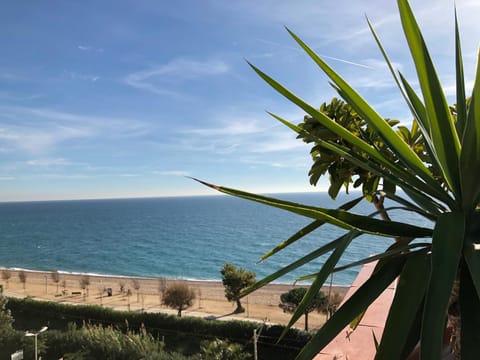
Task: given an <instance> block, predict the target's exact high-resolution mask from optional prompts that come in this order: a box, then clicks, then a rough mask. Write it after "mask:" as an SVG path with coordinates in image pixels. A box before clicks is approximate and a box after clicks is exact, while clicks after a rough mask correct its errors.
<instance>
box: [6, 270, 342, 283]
mask: <svg viewBox="0 0 480 360" xmlns="http://www.w3.org/2000/svg"><path fill="white" fill-rule="evenodd" d="M1 270H12V271H27V272H32V273H40V274H44V273H52V272H54V271H58V273H59V274H63V275H73V276H82V275H87V276H92V277H104V278H112V279H142V280H158V279H165V280H167V281H191V282H205V283H218V282H221V281H222V279H195V278H184V277H176V278H169V277H164V276H158V277H152V276H138V275H114V274H100V273H93V272H79V271H66V270H57V269H55V270H33V269H26V268H19V267H9V268H7V267H1V266H0V271H1ZM270 284H272V285H289V286H293V282H272V283H270ZM297 285H309V284H307V283H297ZM324 286H329V284H326V283H325V284H324ZM332 286H333V287H350V286H349V285H337V284H332Z"/></svg>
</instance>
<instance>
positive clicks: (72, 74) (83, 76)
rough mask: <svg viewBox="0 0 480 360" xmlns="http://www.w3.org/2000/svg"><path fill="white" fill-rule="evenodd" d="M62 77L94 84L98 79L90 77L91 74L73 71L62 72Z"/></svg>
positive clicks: (94, 76)
mask: <svg viewBox="0 0 480 360" xmlns="http://www.w3.org/2000/svg"><path fill="white" fill-rule="evenodd" d="M63 75H64V76H66V77H68V78H70V79H72V80H82V81H91V82H96V81H97V80H99V79H100V76H98V75H91V74H80V73H77V72H75V71H66V70H65V71H64V72H63Z"/></svg>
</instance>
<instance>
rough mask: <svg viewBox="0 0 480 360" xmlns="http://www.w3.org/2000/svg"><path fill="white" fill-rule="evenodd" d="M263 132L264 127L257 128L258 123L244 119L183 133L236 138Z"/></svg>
mask: <svg viewBox="0 0 480 360" xmlns="http://www.w3.org/2000/svg"><path fill="white" fill-rule="evenodd" d="M263 131H265V127H262V126H259V124H258V121H256V120H252V119H248V118H244V119H238V118H237V119H235V120H232V121H228V123H226V124H219V125H218V126H217V127H210V128H208V127H207V128H194V129H186V130H183V131H182V132H183V133H187V134H188V133H189V134H196V135H202V136H220V135H228V136H236V135H247V134H255V133H259V132H263Z"/></svg>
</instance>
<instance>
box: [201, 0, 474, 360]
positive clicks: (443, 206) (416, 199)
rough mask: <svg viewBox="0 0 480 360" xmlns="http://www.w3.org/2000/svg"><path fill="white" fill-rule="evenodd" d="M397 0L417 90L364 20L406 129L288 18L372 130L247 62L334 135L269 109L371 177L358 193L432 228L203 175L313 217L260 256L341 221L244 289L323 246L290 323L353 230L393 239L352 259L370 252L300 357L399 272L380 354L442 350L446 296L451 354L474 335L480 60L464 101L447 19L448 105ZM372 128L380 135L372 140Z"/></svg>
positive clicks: (465, 354) (425, 354)
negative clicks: (450, 55) (396, 93)
mask: <svg viewBox="0 0 480 360" xmlns="http://www.w3.org/2000/svg"><path fill="white" fill-rule="evenodd" d="M398 7H399V12H400V18H401V21H402V26H403V30H404V33H405V36H406V39H407V42H408V45H409V47H410V52H411V55H412V58H413V60H414V63H415V66H416V70H417V75H418V81H419V84H420V87H421V94H417V93H416V92H415V91H414V89H413V88H412V86H411V85H410V83H409V82H408V81H407V80H406V79H405V78H404V77H403V76H402V74H401V73H398V74H397V73H396V72H395V71H394V70H393V67H392V65H391V63H390V60H389V59H388V57H387V55H386V52H385V51H384V48H383V46H382V45H381V42H380V40H379V38H378V36H377V34H376V33H375V31H374V29H373V27H372V26H371V24H370V23H369V26H370V28H371V30H372V33H373V35H374V37H375V40H376V41H377V44H378V45H379V48H380V50H381V52H382V54H383V56H384V58H385V60H386V62H387V64H388V66H389V68H390V70H391V72H392V75H393V77H394V80H395V81H396V83H397V85H398V87H399V88H400V91H401V93H402V95H403V97H404V99H405V101H406V103H407V105H408V107H409V108H410V110H411V112H412V115H413V118H414V119H415V121H414V127H413V128H412V129H411V131H410V132H405V131H404V130H402V129H401V128H400V129H399V130H398V131H397V130H395V129H394V128H393V127H392V126H391V125H392V123H391V122H390V121H389V120H386V119H384V118H382V117H381V116H380V115H379V114H378V113H377V112H376V111H375V110H374V109H373V108H372V107H371V106H370V105H369V104H368V103H367V102H366V101H365V100H364V99H363V98H362V97H361V96H360V95H359V94H358V93H357V92H356V91H355V90H354V89H353V88H352V87H351V86H350V85H349V84H348V83H347V82H346V81H345V80H344V79H343V78H342V77H341V76H340V75H339V74H337V73H336V72H335V71H334V70H333V69H332V68H330V66H329V65H328V64H327V63H326V62H325V61H323V59H322V58H320V57H319V56H318V55H317V54H316V53H315V52H314V51H312V50H311V49H310V48H309V47H308V46H307V45H306V44H305V43H304V42H303V41H302V40H301V39H300V38H298V37H297V36H296V35H295V34H294V33H293V32H291V31H290V30H288V29H287V30H288V31H289V33H290V34H291V36H292V37H293V38H294V39H295V41H296V42H297V43H298V44H299V45H300V46H301V47H302V49H303V50H304V51H305V52H306V53H307V54H308V55H309V56H310V57H311V58H312V60H313V61H314V62H315V63H316V64H317V65H318V66H319V67H320V69H321V70H323V72H325V74H327V75H328V76H329V78H330V80H331V83H332V85H333V87H334V88H335V89H336V91H337V92H338V94H339V95H340V96H341V97H342V98H343V99H344V100H345V101H346V102H347V103H348V105H349V106H350V107H351V108H352V109H353V110H354V111H355V113H356V114H358V116H359V118H360V119H362V121H365V123H366V124H367V125H368V127H369V129H370V130H371V132H372V134H369V135H371V136H364V135H365V134H363V133H359V132H358V131H357V130H358V129H357V130H355V128H352V127H349V126H347V125H346V124H342V123H341V122H339V121H335V120H334V119H332V118H331V117H330V116H329V115H328V112H327V111H320V110H317V109H316V108H315V107H313V106H311V105H309V104H308V103H306V102H305V101H303V100H302V99H300V98H299V97H297V96H296V95H295V94H293V93H292V92H290V91H289V90H288V89H286V88H285V87H284V86H282V85H281V84H280V83H278V82H277V81H275V80H274V79H272V78H271V77H269V76H268V75H266V74H265V73H264V72H262V71H261V70H259V69H258V68H256V67H255V66H253V65H251V66H252V68H253V69H254V71H255V72H256V73H257V74H258V75H259V76H260V77H262V78H263V79H264V80H265V81H266V82H267V83H268V84H270V85H271V86H272V87H273V88H274V89H275V90H276V91H278V92H279V93H280V94H282V95H283V96H284V97H286V98H287V99H288V100H290V101H291V102H293V103H294V104H296V105H297V106H299V107H300V108H301V109H303V110H304V111H305V112H306V113H307V114H308V116H309V117H310V118H311V119H312V120H313V121H316V122H318V123H319V124H321V126H322V127H323V128H324V129H327V130H328V132H329V134H334V137H333V138H332V137H331V136H330V137H329V136H322V135H321V134H318V133H315V132H314V131H312V132H309V129H308V126H305V124H302V126H296V125H294V124H292V123H290V122H288V121H286V120H284V119H282V118H281V117H279V116H277V115H274V114H271V115H272V116H273V117H274V118H276V119H277V120H279V121H280V122H282V123H283V124H285V125H286V126H288V127H289V128H291V129H292V130H294V131H295V132H297V133H298V134H299V135H300V136H301V137H302V138H304V139H307V138H308V139H309V141H313V142H314V143H315V146H316V148H317V150H319V151H323V152H329V153H331V154H334V155H335V156H337V157H338V158H340V159H341V160H342V161H344V162H346V163H348V164H353V165H354V166H355V167H358V169H361V170H362V171H363V175H365V180H370V179H372V178H374V179H375V182H370V183H369V185H368V186H367V187H365V184H364V193H365V195H367V197H368V198H369V199H370V200H375V198H376V197H377V196H382V197H386V198H389V199H390V200H392V201H393V202H394V203H396V205H397V206H398V207H401V208H402V209H404V210H406V211H411V212H415V213H416V214H418V215H420V216H422V217H424V218H425V219H428V220H430V221H432V223H433V224H434V227H433V229H430V228H424V227H420V226H415V225H412V224H407V223H402V222H395V221H386V220H388V219H385V218H382V219H376V218H374V217H372V216H365V215H358V214H354V213H352V212H351V211H349V210H350V209H351V208H352V207H353V206H354V205H355V204H356V203H358V201H360V199H356V200H353V201H351V202H348V203H346V204H343V205H342V206H340V207H339V208H338V209H326V208H320V207H313V206H306V205H302V204H297V203H292V202H287V201H282V200H278V199H274V198H270V197H265V196H260V195H255V194H251V193H247V192H243V191H239V190H235V189H229V188H225V187H219V186H216V185H212V184H208V183H204V184H205V185H207V186H210V187H213V188H215V189H216V190H218V191H221V192H224V193H227V194H231V195H234V196H237V197H242V198H245V199H249V200H252V201H256V202H260V203H263V204H267V205H270V206H275V207H278V208H281V209H284V210H287V211H291V212H293V213H296V214H300V215H303V216H306V217H310V218H312V219H313V222H312V223H311V224H309V225H308V226H306V227H305V228H303V229H301V230H300V231H298V232H297V233H295V234H294V235H293V236H292V237H291V238H289V239H287V240H286V241H284V242H282V243H281V244H279V245H278V246H277V247H275V248H274V249H273V250H271V251H270V252H269V253H267V254H266V255H264V257H263V258H264V259H265V258H267V257H270V256H271V255H273V254H275V253H276V252H278V251H281V250H282V249H283V248H285V247H286V246H288V245H290V244H291V243H293V242H295V241H298V240H299V239H301V238H302V237H303V236H304V235H306V234H308V233H310V232H312V231H313V230H315V229H317V228H319V227H320V226H322V225H323V224H324V223H330V224H333V225H336V226H339V227H341V228H344V229H346V230H348V232H347V233H346V234H344V235H343V236H341V237H339V238H338V239H336V240H334V241H331V242H329V243H327V244H325V245H323V246H321V247H319V248H318V249H316V250H315V251H313V252H312V253H310V254H307V255H305V256H304V257H302V258H300V259H298V260H296V261H294V262H292V263H291V264H290V265H288V266H286V267H284V268H282V269H280V270H278V271H276V272H275V273H273V274H271V275H269V276H267V277H266V278H264V279H262V280H260V281H259V282H257V283H256V284H255V285H253V286H252V287H250V288H249V289H247V290H246V291H244V293H243V295H246V294H248V293H250V292H252V291H254V290H256V289H258V288H260V287H261V286H263V285H265V284H267V283H269V282H271V281H273V280H275V279H277V278H278V277H280V276H282V275H284V274H285V273H287V272H290V271H292V270H294V269H296V268H298V267H300V266H302V265H304V264H305V263H307V262H310V261H312V260H313V259H316V258H317V257H319V256H321V255H323V254H326V253H328V252H331V254H330V255H329V257H328V259H327V260H326V262H325V263H324V265H323V266H322V268H321V269H320V271H319V272H318V273H316V274H314V275H311V277H312V278H313V282H312V284H311V286H310V288H309V291H308V292H307V293H306V295H305V296H304V298H303V300H302V303H301V304H300V306H299V307H298V309H297V311H296V312H295V313H294V315H293V316H292V319H291V321H290V323H289V325H290V326H291V325H292V324H293V323H294V322H296V321H297V320H298V319H299V317H300V316H301V315H302V314H303V312H304V310H305V308H306V307H307V306H308V304H309V302H310V301H311V299H312V298H313V296H314V295H315V294H316V293H317V292H318V291H319V289H320V287H321V286H322V285H323V283H324V282H325V280H326V279H327V277H328V275H329V274H330V273H332V272H333V271H336V270H339V269H341V268H339V267H337V263H338V261H339V259H340V258H341V256H342V254H343V253H344V251H345V249H346V248H347V247H348V246H349V244H350V243H351V241H352V240H353V239H354V238H356V237H358V236H360V235H363V234H375V235H380V236H386V237H393V238H395V239H396V240H397V241H396V242H395V243H394V244H393V245H392V246H391V247H390V248H388V249H387V250H386V251H385V252H383V253H381V254H378V255H376V256H373V257H369V258H367V259H361V260H359V261H358V262H356V263H355V264H354V265H358V264H362V263H366V262H369V261H373V260H379V261H378V263H377V265H376V268H375V271H374V272H373V274H372V275H371V277H370V278H369V279H368V280H367V281H366V282H365V283H364V284H363V286H362V287H361V288H359V289H358V290H357V292H356V293H355V294H354V295H353V296H352V297H351V298H350V299H349V300H348V301H347V302H346V303H345V304H344V305H343V306H342V307H341V308H339V309H338V311H337V312H336V313H335V314H334V315H333V316H332V317H331V318H330V320H329V321H328V322H327V323H326V324H325V325H324V326H323V327H322V328H321V329H320V330H319V331H318V332H317V333H316V334H315V335H314V337H313V338H312V340H311V341H310V343H309V344H308V345H307V346H306V347H305V348H304V349H303V350H302V352H301V353H300V354H299V356H298V357H299V358H301V359H309V358H311V357H313V356H314V355H315V354H316V353H318V352H319V351H320V350H321V349H322V348H323V347H324V346H325V345H327V344H328V343H329V342H330V341H331V340H332V339H333V338H334V337H335V336H336V335H337V334H338V333H339V332H340V331H341V330H342V329H343V328H344V327H345V326H346V325H348V324H349V323H350V322H352V321H353V320H354V319H356V318H358V317H359V316H361V314H362V313H363V312H364V311H365V310H366V309H367V308H368V306H369V305H370V304H371V303H372V302H373V301H374V300H375V299H376V298H377V297H378V296H379V295H380V294H381V293H382V292H383V290H384V289H385V288H386V287H387V286H388V285H389V284H390V283H391V282H392V281H393V280H394V279H396V278H399V282H398V286H397V290H396V294H395V298H394V300H393V303H392V306H391V308H390V312H389V314H388V318H387V322H386V324H385V330H384V333H383V336H382V339H381V342H380V344H379V346H378V350H377V357H376V358H377V359H403V358H406V357H407V356H408V355H409V354H410V353H411V351H412V349H413V347H414V346H415V345H416V344H417V343H419V342H420V345H421V358H422V359H439V358H440V353H441V351H442V344H443V338H444V334H445V333H446V327H447V326H448V325H447V321H446V320H447V315H454V314H452V313H453V311H452V312H450V313H449V311H448V310H449V309H450V310H452V309H453V308H454V306H452V304H455V303H457V302H458V305H459V306H458V307H457V310H458V311H457V314H455V315H457V316H458V317H459V318H460V319H461V325H460V324H459V323H458V322H456V323H454V324H453V328H454V329H453V333H454V343H453V344H452V347H453V350H454V352H455V356H456V357H457V358H459V357H460V356H461V357H462V358H464V359H470V358H475V357H476V356H477V355H476V354H478V350H479V347H480V332H479V331H478V329H479V328H480V312H479V311H478V309H479V308H480V251H479V249H480V206H479V202H480V182H479V181H478V176H479V175H480V69H477V74H476V78H475V82H474V86H473V91H472V94H471V98H470V99H469V101H468V102H467V98H466V94H465V85H464V75H463V65H462V55H461V48H460V41H459V31H458V24H457V21H455V23H456V25H455V35H456V46H455V52H456V75H457V86H456V90H457V98H456V103H457V105H456V111H455V113H454V114H452V112H451V111H450V109H449V106H448V104H447V101H446V97H445V94H444V91H443V89H442V86H441V84H440V82H439V80H438V77H437V74H436V71H435V69H434V66H433V62H432V60H431V57H430V55H429V52H428V50H427V47H426V44H425V42H424V39H423V36H422V34H421V31H420V29H419V27H418V25H417V23H416V20H415V18H414V16H413V13H412V11H411V8H410V6H409V3H408V1H407V0H398ZM477 64H478V63H477ZM402 132H403V134H402ZM412 134H413V135H414V136H413V137H412ZM338 139H341V141H337V140H338ZM378 140H380V141H381V143H382V146H378ZM419 143H421V146H422V147H423V150H422V152H419V151H417V150H418V149H416V146H419ZM356 175H358V176H360V175H359V174H356ZM370 181H371V180H370ZM396 188H400V189H401V190H402V191H403V192H402V193H403V194H405V195H406V196H405V195H402V194H400V195H399V194H396V193H395V189H396ZM365 190H369V191H365ZM379 211H380V212H381V213H385V212H386V211H388V209H382V208H380V210H379ZM417 238H427V241H425V242H422V243H419V242H415V243H413V242H412V240H413V239H417ZM430 238H431V241H430ZM457 295H458V301H457ZM460 344H461V346H460Z"/></svg>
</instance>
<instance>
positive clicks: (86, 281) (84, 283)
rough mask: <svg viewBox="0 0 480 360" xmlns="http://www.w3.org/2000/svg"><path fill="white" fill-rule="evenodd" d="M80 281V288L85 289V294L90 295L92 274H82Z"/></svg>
mask: <svg viewBox="0 0 480 360" xmlns="http://www.w3.org/2000/svg"><path fill="white" fill-rule="evenodd" d="M78 282H79V283H80V288H82V290H83V291H84V296H88V286H89V285H90V276H88V275H82V276H80V279H79V280H78ZM85 291H86V293H85Z"/></svg>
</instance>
